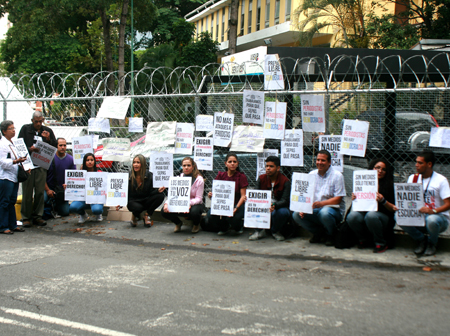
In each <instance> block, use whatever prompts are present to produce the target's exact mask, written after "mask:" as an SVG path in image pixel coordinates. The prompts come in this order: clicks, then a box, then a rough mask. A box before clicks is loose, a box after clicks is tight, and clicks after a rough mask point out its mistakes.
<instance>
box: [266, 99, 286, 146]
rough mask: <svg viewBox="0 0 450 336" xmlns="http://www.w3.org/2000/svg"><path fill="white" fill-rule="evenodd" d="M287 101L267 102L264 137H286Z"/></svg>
mask: <svg viewBox="0 0 450 336" xmlns="http://www.w3.org/2000/svg"><path fill="white" fill-rule="evenodd" d="M286 107H287V104H286V103H280V102H266V115H265V118H264V138H266V139H279V140H283V139H284V129H285V124H286Z"/></svg>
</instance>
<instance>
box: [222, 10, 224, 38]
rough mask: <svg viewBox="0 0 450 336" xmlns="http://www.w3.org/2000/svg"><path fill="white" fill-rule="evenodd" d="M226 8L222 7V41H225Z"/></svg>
mask: <svg viewBox="0 0 450 336" xmlns="http://www.w3.org/2000/svg"><path fill="white" fill-rule="evenodd" d="M224 38H225V8H223V9H222V42H224V41H225V39H224Z"/></svg>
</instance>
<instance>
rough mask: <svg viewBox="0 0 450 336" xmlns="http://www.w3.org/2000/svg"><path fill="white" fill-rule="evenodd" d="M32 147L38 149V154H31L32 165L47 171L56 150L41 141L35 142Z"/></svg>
mask: <svg viewBox="0 0 450 336" xmlns="http://www.w3.org/2000/svg"><path fill="white" fill-rule="evenodd" d="M34 146H35V147H36V148H37V149H39V152H33V153H31V161H32V162H33V165H35V166H39V167H41V168H44V169H47V170H48V168H49V167H50V164H51V163H52V161H53V158H54V157H55V153H56V148H55V147H53V146H51V145H49V144H48V143H46V142H43V141H41V140H38V141H36V144H35V145H34Z"/></svg>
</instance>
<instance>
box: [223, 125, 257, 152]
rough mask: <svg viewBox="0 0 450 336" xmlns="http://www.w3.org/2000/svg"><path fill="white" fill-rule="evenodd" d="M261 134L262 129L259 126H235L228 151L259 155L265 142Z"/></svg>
mask: <svg viewBox="0 0 450 336" xmlns="http://www.w3.org/2000/svg"><path fill="white" fill-rule="evenodd" d="M263 133H264V129H263V128H262V127H261V126H244V125H239V126H236V127H235V128H234V132H233V140H232V141H231V148H230V151H232V152H249V153H261V152H262V151H263V149H264V142H265V138H264V134H263Z"/></svg>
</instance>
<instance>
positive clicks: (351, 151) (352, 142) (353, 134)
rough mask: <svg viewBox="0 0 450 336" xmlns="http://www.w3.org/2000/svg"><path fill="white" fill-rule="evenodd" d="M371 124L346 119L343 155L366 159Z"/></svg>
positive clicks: (343, 130)
mask: <svg viewBox="0 0 450 336" xmlns="http://www.w3.org/2000/svg"><path fill="white" fill-rule="evenodd" d="M368 134H369V122H367V121H360V120H348V119H344V126H343V129H342V143H341V154H342V155H350V156H359V157H364V156H365V155H366V148H367V135H368Z"/></svg>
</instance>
